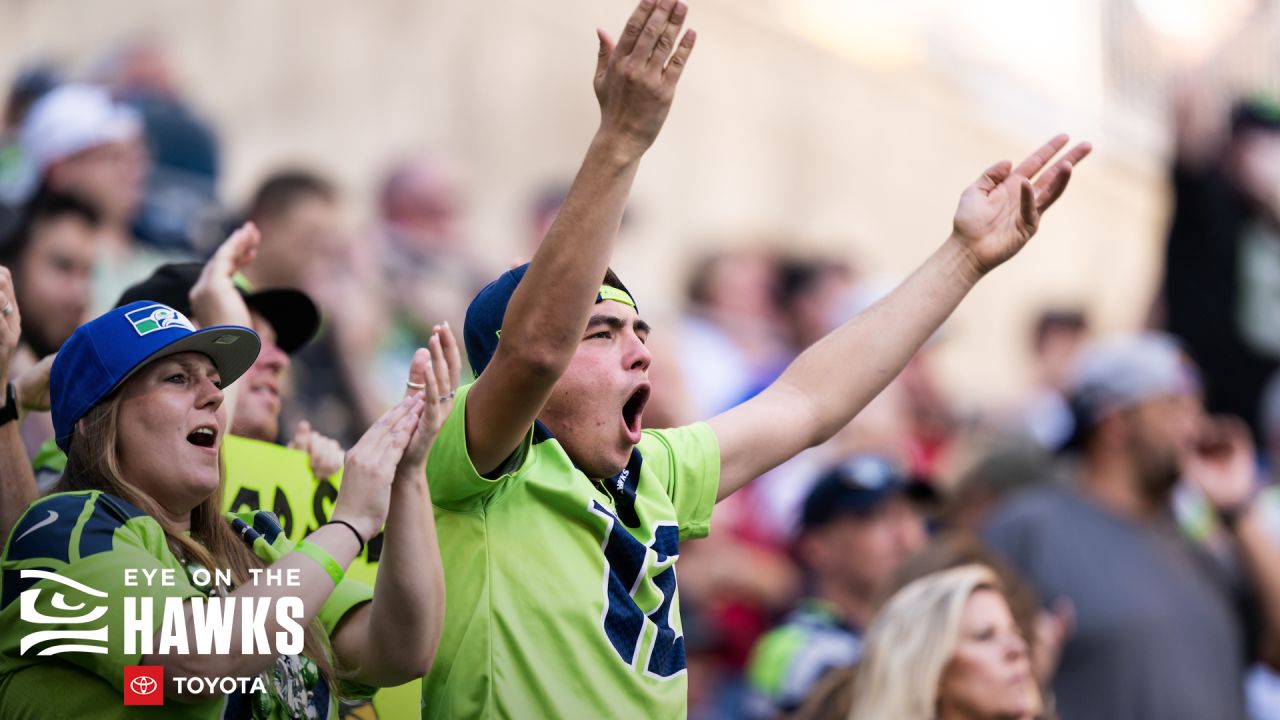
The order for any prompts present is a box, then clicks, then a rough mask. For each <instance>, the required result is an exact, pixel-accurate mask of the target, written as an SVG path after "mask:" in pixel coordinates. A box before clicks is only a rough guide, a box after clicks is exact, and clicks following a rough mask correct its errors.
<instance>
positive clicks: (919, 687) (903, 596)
mask: <svg viewBox="0 0 1280 720" xmlns="http://www.w3.org/2000/svg"><path fill="white" fill-rule="evenodd" d="M984 589H989V590H996V591H1000V590H1001V586H1000V581H999V579H998V578H997V577H996V574H995V573H994V572H993V571H992V570H991V569H990V568H988V567H986V566H984V565H963V566H961V567H957V568H952V569H950V570H943V571H941V572H936V573H933V574H932V575H926V576H924V577H922V578H920V579H919V580H916V581H914V582H912V583H910V584H908V585H907V586H906V587H904V588H902V590H899V591H898V592H897V593H896V594H895V595H894V596H893V597H891V598H889V601H888V602H887V603H885V605H884V607H883V608H881V609H880V612H879V613H878V614H877V615H876V618H875V620H874V621H872V623H871V627H870V628H869V629H868V630H867V637H866V644H865V650H864V652H863V656H862V660H861V661H860V662H859V664H858V673H857V679H856V681H855V687H854V701H853V712H852V713H851V714H850V720H883V719H884V718H893V719H894V720H933V718H935V717H937V714H938V707H937V706H938V684H939V682H940V681H941V680H942V671H943V670H944V669H945V668H946V666H947V663H948V662H949V661H950V660H951V656H952V655H954V654H955V651H956V648H957V647H958V646H959V644H960V622H961V618H962V617H963V615H964V607H965V604H966V603H967V602H968V601H969V597H970V596H971V595H973V594H974V593H975V592H977V591H978V590H984Z"/></svg>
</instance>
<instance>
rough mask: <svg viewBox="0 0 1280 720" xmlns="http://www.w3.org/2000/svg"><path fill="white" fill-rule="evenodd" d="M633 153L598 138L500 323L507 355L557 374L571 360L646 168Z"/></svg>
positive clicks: (607, 136)
mask: <svg viewBox="0 0 1280 720" xmlns="http://www.w3.org/2000/svg"><path fill="white" fill-rule="evenodd" d="M627 148H628V146H627V145H626V144H625V143H622V142H619V141H617V140H616V139H614V138H613V137H612V136H611V135H610V134H609V133H607V132H603V131H602V132H599V133H597V134H596V136H595V138H594V139H593V140H592V142H591V146H590V147H589V148H588V149H587V155H586V157H585V159H584V160H583V161H582V167H581V169H579V171H578V175H577V177H576V178H574V181H573V185H572V186H571V187H570V188H569V194H568V196H567V197H566V198H565V201H564V205H563V206H562V207H561V208H560V212H559V214H557V216H556V219H555V222H554V223H552V225H551V229H550V230H549V231H548V232H547V237H546V239H545V240H544V241H543V243H542V246H541V247H540V248H539V249H538V252H537V253H536V254H535V255H534V256H533V261H532V263H531V264H530V266H529V270H528V272H527V273H526V274H525V277H524V279H523V280H522V281H521V282H520V285H519V287H518V288H517V289H516V291H515V294H514V295H513V296H512V298H511V302H510V304H509V306H508V308H507V313H506V317H505V319H504V321H503V323H502V340H503V345H504V346H506V348H507V349H508V350H509V351H516V352H520V353H521V354H522V355H523V356H524V357H525V358H526V359H527V361H528V362H529V363H531V364H533V365H536V366H538V367H541V368H543V369H545V370H548V371H550V372H551V373H553V374H556V375H558V374H559V372H563V370H564V368H566V367H568V364H569V360H570V358H572V357H573V352H574V350H575V348H577V345H578V341H579V340H580V339H581V338H580V335H581V334H582V329H583V328H584V327H586V325H587V319H588V317H589V315H590V312H591V307H592V304H593V302H594V300H595V296H596V294H597V293H598V292H599V289H600V282H601V280H602V279H603V278H604V274H605V271H606V270H607V269H608V266H609V257H610V255H611V254H612V252H613V246H614V241H615V240H616V238H617V234H618V226H619V224H620V223H621V221H622V213H623V210H624V208H625V207H626V202H627V196H628V194H629V193H630V191H631V184H632V181H633V180H634V179H635V175H636V170H637V169H638V168H639V164H640V155H639V154H637V153H636V152H635V151H634V150H631V149H627ZM557 371H559V372H557Z"/></svg>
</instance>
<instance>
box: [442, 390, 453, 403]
mask: <svg viewBox="0 0 1280 720" xmlns="http://www.w3.org/2000/svg"><path fill="white" fill-rule="evenodd" d="M454 395H455V392H454V391H453V390H450V391H449V392H448V393H447V394H445V395H441V396H440V402H445V401H448V400H452V399H453V396H454Z"/></svg>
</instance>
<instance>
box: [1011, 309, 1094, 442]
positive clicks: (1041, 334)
mask: <svg viewBox="0 0 1280 720" xmlns="http://www.w3.org/2000/svg"><path fill="white" fill-rule="evenodd" d="M1088 332H1089V325H1088V321H1087V320H1086V319H1085V316H1084V313H1083V312H1081V311H1079V310H1075V309H1070V310H1046V311H1044V312H1042V313H1041V314H1040V316H1039V317H1038V318H1036V323H1035V328H1034V330H1033V331H1032V336H1031V338H1032V339H1031V351H1032V363H1033V368H1034V372H1035V387H1034V388H1033V389H1032V390H1031V393H1030V398H1029V399H1028V400H1027V401H1026V402H1025V403H1024V405H1023V407H1022V410H1021V412H1020V413H1019V415H1020V418H1019V419H1020V423H1019V424H1020V425H1021V426H1022V427H1024V428H1025V429H1026V431H1027V432H1028V433H1029V434H1030V435H1031V437H1032V438H1033V439H1034V440H1035V441H1036V442H1038V443H1040V445H1041V446H1042V447H1046V448H1049V449H1057V448H1059V447H1061V446H1062V445H1063V444H1064V443H1065V442H1066V441H1067V438H1069V437H1070V436H1071V433H1072V430H1073V429H1074V427H1075V420H1074V418H1073V417H1072V415H1071V408H1070V407H1068V406H1067V400H1066V398H1065V397H1064V393H1065V392H1066V389H1067V381H1068V379H1069V374H1070V371H1071V368H1072V367H1073V366H1074V364H1075V360H1076V356H1077V355H1078V354H1079V351H1080V348H1081V346H1082V345H1083V344H1084V342H1085V339H1086V337H1087V335H1088Z"/></svg>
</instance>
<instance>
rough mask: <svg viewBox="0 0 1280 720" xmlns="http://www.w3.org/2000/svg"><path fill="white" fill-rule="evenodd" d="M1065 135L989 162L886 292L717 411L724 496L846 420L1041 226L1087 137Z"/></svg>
mask: <svg viewBox="0 0 1280 720" xmlns="http://www.w3.org/2000/svg"><path fill="white" fill-rule="evenodd" d="M1066 144H1067V137H1066V136H1065V135H1059V136H1057V137H1055V138H1053V139H1052V140H1050V141H1049V142H1048V143H1046V144H1045V145H1044V146H1043V147H1041V148H1040V149H1039V150H1037V151H1036V152H1034V153H1032V155H1031V156H1030V157H1028V158H1027V159H1026V160H1024V161H1022V164H1020V165H1018V167H1016V168H1013V167H1011V165H1010V163H1009V162H1007V161H1002V162H999V163H996V164H995V165H993V166H991V167H990V168H988V169H987V171H986V172H984V173H983V174H982V177H980V178H979V179H978V181H977V182H975V183H974V184H973V185H970V186H969V188H968V189H966V190H965V191H964V194H963V195H961V196H960V207H959V208H958V209H957V210H956V215H955V220H954V225H953V230H952V233H951V236H950V237H948V238H947V240H946V241H945V242H944V243H943V244H942V247H940V248H938V250H937V251H936V252H935V253H934V254H933V255H932V256H930V257H929V259H928V260H926V261H925V263H924V264H923V265H921V266H920V267H919V268H917V269H916V271H915V272H914V273H912V275H911V276H910V277H908V278H907V279H906V280H905V281H904V282H903V283H902V284H901V285H899V286H898V287H897V288H896V289H895V290H894V291H893V292H892V293H890V294H889V296H888V297H886V298H884V299H883V300H881V301H880V302H878V303H876V304H875V305H873V306H871V307H870V308H868V309H867V310H866V312H863V313H862V314H860V315H858V316H857V317H855V318H853V319H852V320H850V321H848V322H846V323H845V324H844V325H842V326H841V327H839V328H837V329H836V330H835V331H834V332H832V333H831V334H829V335H827V336H826V337H824V338H823V339H822V340H819V341H818V342H817V343H815V344H814V345H813V346H812V347H810V348H809V349H808V350H806V351H804V352H803V353H802V354H801V355H800V357H798V358H796V359H795V361H794V362H792V363H791V365H790V366H789V367H788V368H787V369H786V371H785V372H784V373H783V374H782V376H781V377H779V378H778V379H777V380H776V381H775V382H774V383H773V384H772V385H770V386H769V387H768V388H767V389H766V390H765V391H764V392H762V393H760V394H759V395H757V396H756V397H755V398H753V399H751V400H750V401H748V402H746V403H743V404H742V405H739V406H738V407H736V408H733V409H731V410H729V411H727V412H725V413H723V414H721V415H718V416H716V417H715V418H712V420H711V427H712V429H713V430H715V433H716V437H717V439H718V440H719V442H720V458H721V459H720V467H721V475H720V490H719V495H718V498H717V499H724V498H725V497H728V496H729V495H730V494H732V493H733V492H734V491H736V490H737V489H738V488H741V487H742V486H743V485H745V484H746V483H748V482H750V481H751V480H752V479H753V478H755V477H758V476H759V475H761V474H762V473H764V472H766V471H768V470H770V469H772V468H774V467H776V466H777V465H779V464H781V463H782V462H784V461H786V460H787V459H789V458H791V457H792V456H793V455H795V454H796V453H798V452H800V451H801V450H804V449H805V448H808V447H812V446H814V445H817V444H820V443H822V442H825V441H826V440H827V439H829V438H830V437H831V436H832V435H834V434H835V433H836V432H837V431H838V430H839V429H840V428H842V427H844V426H845V425H846V424H847V423H848V422H849V421H850V420H852V419H853V417H854V416H855V415H857V414H858V412H860V411H861V410H862V408H863V407H865V406H866V405H867V403H868V402H870V401H871V399H872V398H874V397H875V396H876V395H877V394H879V393H880V391H881V390H883V389H884V388H885V386H886V385H888V384H889V382H890V381H891V380H893V378H894V377H896V376H897V375H898V373H899V372H901V371H902V368H903V367H905V366H906V364H907V361H909V360H910V359H911V356H912V355H914V354H915V352H916V350H918V349H919V348H920V346H921V345H922V344H923V343H924V341H925V340H927V339H928V338H929V336H930V335H931V334H933V332H934V331H935V330H937V329H938V326H939V325H941V324H942V321H943V320H945V319H946V318H947V316H949V315H950V314H951V312H952V311H953V310H955V308H956V306H957V305H959V304H960V301H961V300H962V299H964V296H965V295H966V294H968V292H969V290H970V289H971V288H972V287H973V286H974V284H976V283H977V282H978V280H980V279H981V278H982V277H983V276H984V275H986V274H987V273H988V272H990V271H991V270H992V269H994V268H995V267H996V266H997V265H999V264H1001V263H1003V262H1004V261H1005V260H1008V259H1009V258H1011V257H1013V256H1014V255H1015V254H1017V252H1018V251H1019V250H1021V249H1022V247H1023V245H1025V244H1026V243H1027V241H1028V240H1030V239H1031V236H1032V235H1035V232H1036V229H1037V227H1038V225H1039V222H1040V214H1041V213H1043V212H1044V211H1045V210H1047V209H1048V208H1049V206H1050V205H1052V204H1053V202H1054V201H1055V200H1057V199H1058V196H1060V195H1061V194H1062V191H1063V190H1064V189H1065V188H1066V186H1067V181H1068V180H1069V179H1070V177H1071V168H1072V167H1073V166H1074V165H1075V164H1076V163H1078V162H1080V160H1082V159H1084V157H1085V156H1086V155H1088V154H1089V151H1090V149H1091V148H1090V146H1089V145H1088V144H1087V143H1081V144H1080V145H1077V146H1076V147H1074V148H1072V149H1071V151H1069V152H1068V153H1067V154H1066V155H1064V156H1063V157H1062V159H1060V160H1058V161H1057V162H1056V163H1055V164H1053V166H1052V167H1051V168H1050V169H1049V170H1048V171H1046V172H1045V173H1044V174H1042V175H1040V177H1039V178H1036V179H1035V180H1034V182H1033V181H1032V178H1035V176H1036V174H1037V173H1040V171H1041V170H1043V169H1044V168H1045V167H1046V166H1047V165H1048V164H1049V162H1050V161H1051V160H1052V159H1053V156H1054V155H1056V154H1057V153H1058V152H1059V151H1060V150H1062V148H1063V147H1065V146H1066Z"/></svg>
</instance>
